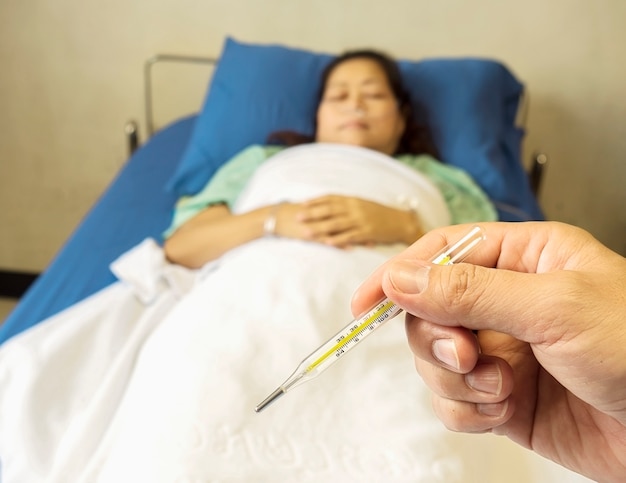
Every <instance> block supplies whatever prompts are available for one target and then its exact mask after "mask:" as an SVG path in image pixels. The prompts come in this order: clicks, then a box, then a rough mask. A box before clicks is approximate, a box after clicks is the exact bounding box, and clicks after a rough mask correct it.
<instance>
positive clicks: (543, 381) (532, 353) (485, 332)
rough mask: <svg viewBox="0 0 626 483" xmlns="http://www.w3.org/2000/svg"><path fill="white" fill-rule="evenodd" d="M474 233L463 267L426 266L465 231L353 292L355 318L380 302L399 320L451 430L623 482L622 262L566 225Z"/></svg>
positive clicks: (437, 236)
mask: <svg viewBox="0 0 626 483" xmlns="http://www.w3.org/2000/svg"><path fill="white" fill-rule="evenodd" d="M482 226H483V227H484V228H485V230H486V233H487V239H486V240H485V241H484V242H483V243H482V244H481V245H480V246H479V248H477V250H476V251H475V252H474V253H473V254H472V255H471V256H470V257H469V261H470V262H471V263H472V264H471V265H470V264H458V265H454V266H436V265H432V264H429V263H427V262H426V261H425V260H426V259H428V257H429V256H430V255H432V254H433V253H435V252H437V251H439V249H440V248H442V247H443V246H444V245H446V244H447V243H449V242H450V241H455V240H456V239H458V238H460V237H461V235H462V234H463V232H464V231H467V226H465V227H463V226H451V227H447V228H444V229H440V230H435V231H433V232H430V233H429V234H427V235H426V236H424V237H422V238H421V239H420V240H418V241H417V242H416V243H415V244H413V245H412V246H411V247H409V248H408V249H406V250H405V251H404V252H403V253H401V254H400V255H398V256H396V257H395V258H393V259H392V260H390V261H389V262H388V263H387V264H385V265H384V266H382V267H381V268H380V269H379V270H377V271H376V272H375V273H374V274H373V275H372V276H371V277H370V278H369V279H368V280H367V281H366V282H365V283H364V284H363V285H362V286H361V287H360V289H359V290H358V291H357V293H356V294H355V297H354V299H353V304H352V309H353V313H355V314H359V313H362V312H364V311H365V310H367V309H368V308H369V307H370V306H371V305H373V304H374V303H375V302H376V301H378V300H380V298H382V296H383V293H384V294H385V295H386V296H387V297H389V298H390V299H391V300H393V301H394V302H395V303H397V304H398V305H399V306H400V307H402V308H403V309H404V310H406V311H407V316H406V330H407V336H408V339H409V345H410V348H411V350H412V351H413V353H414V355H415V362H416V367H417V370H418V372H419V373H420V375H421V376H422V377H423V379H424V381H425V382H426V384H427V385H428V386H429V387H430V388H431V389H432V391H433V393H434V395H433V407H434V410H435V413H436V414H437V415H438V417H439V418H440V419H441V420H442V421H443V422H444V424H445V425H446V426H447V427H448V428H450V429H452V430H455V431H464V432H485V431H492V432H493V433H496V434H503V435H506V436H508V437H509V438H511V439H512V440H513V441H515V442H517V443H519V444H521V445H523V446H525V447H527V448H530V449H532V450H534V451H536V452H537V453H539V454H541V455H543V456H545V457H547V458H550V459H552V460H554V461H556V462H557V463H560V464H562V465H564V466H566V467H568V468H570V469H573V470H574V471H577V472H579V473H582V474H584V475H586V476H588V477H591V478H594V479H596V480H599V481H624V479H625V478H626V426H625V425H626V259H624V258H623V257H621V256H619V255H618V254H616V253H614V252H612V251H610V250H609V249H608V248H606V247H604V246H603V245H601V244H600V243H599V242H598V241H596V240H595V239H594V238H593V237H592V236H591V235H589V234H588V233H586V232H584V231H583V230H580V229H578V228H574V227H571V226H568V225H564V224H559V223H547V222H544V223H541V222H540V223H518V224H505V223H494V224H489V223H485V224H483V225H482ZM495 269H497V270H495ZM472 330H473V331H476V334H475V333H474V332H472Z"/></svg>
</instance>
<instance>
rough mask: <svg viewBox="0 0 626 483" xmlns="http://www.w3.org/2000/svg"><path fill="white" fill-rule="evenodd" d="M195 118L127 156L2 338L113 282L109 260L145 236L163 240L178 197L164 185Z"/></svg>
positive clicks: (23, 301)
mask: <svg viewBox="0 0 626 483" xmlns="http://www.w3.org/2000/svg"><path fill="white" fill-rule="evenodd" d="M195 120H196V116H190V117H187V118H184V119H181V120H178V121H176V122H174V123H172V124H171V125H169V126H168V127H166V128H165V129H163V130H161V131H160V132H158V133H157V134H156V135H154V136H153V137H152V138H151V139H150V140H149V141H148V142H147V143H146V144H145V145H144V146H142V147H141V148H140V149H138V150H137V151H136V152H135V154H134V155H133V156H132V157H131V158H130V159H129V160H128V162H127V163H126V164H125V165H124V167H123V168H122V169H121V171H120V173H119V174H118V175H117V177H116V178H115V179H114V180H113V182H112V183H111V185H110V186H109V187H108V189H107V190H106V191H105V193H104V194H103V195H102V196H101V197H100V199H99V200H98V201H97V203H96V204H95V205H94V207H93V208H92V209H91V210H90V211H89V213H88V214H87V215H86V217H85V218H84V219H83V220H82V222H81V223H80V225H79V226H78V228H77V229H76V230H75V231H74V233H73V234H72V235H71V237H70V238H69V239H68V241H67V242H66V243H65V244H64V246H63V247H62V248H61V250H60V251H59V253H58V254H57V255H56V256H55V258H54V260H53V261H52V262H51V264H50V265H49V266H48V267H47V269H46V270H45V271H44V273H43V274H42V275H41V276H40V277H39V278H38V279H37V280H36V281H35V283H34V284H33V285H32V286H31V287H30V288H29V289H28V291H27V292H26V293H25V294H24V296H23V297H22V299H21V300H20V302H19V303H18V305H17V306H16V307H15V309H14V310H13V312H12V313H11V314H10V315H9V317H8V318H7V320H6V321H5V323H4V324H2V325H1V326H0V343H2V342H4V341H6V340H7V339H8V338H9V337H11V336H13V335H15V334H17V333H19V332H21V331H23V330H25V329H27V328H29V327H31V326H32V325H34V324H36V323H37V322H40V321H41V320H43V319H45V318H47V317H49V316H51V315H53V314H55V313H57V312H59V311H61V310H63V309H65V308H67V307H69V306H70V305H72V304H74V303H75V302H77V301H79V300H82V299H84V298H85V297H87V296H89V295H91V294H93V293H95V292H97V291H98V290H100V289H102V288H104V287H106V286H107V285H109V284H111V283H112V282H114V281H115V278H114V276H113V274H112V273H111V271H110V270H109V264H110V263H111V262H112V261H113V260H115V259H116V258H117V257H118V256H119V255H121V254H122V253H124V252H125V251H127V250H128V249H130V248H132V247H133V246H134V245H136V244H137V243H139V242H141V241H142V240H143V239H145V238H146V237H153V238H155V239H156V240H159V241H160V240H161V233H162V232H163V231H164V230H165V229H166V228H167V227H168V225H169V223H170V221H171V213H172V207H173V205H174V203H175V201H176V195H175V194H173V193H171V192H168V191H166V190H165V185H166V183H167V182H168V180H169V179H170V178H171V176H172V174H173V172H174V171H175V169H176V167H177V164H178V161H179V159H180V157H181V156H182V153H183V150H184V149H185V146H186V145H187V142H188V140H189V137H190V135H191V131H192V128H193V126H194V123H195Z"/></svg>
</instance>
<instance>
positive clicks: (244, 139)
mask: <svg viewBox="0 0 626 483" xmlns="http://www.w3.org/2000/svg"><path fill="white" fill-rule="evenodd" d="M332 57H333V56H331V55H328V54H322V53H315V52H311V51H307V50H302V49H295V48H289V47H284V46H281V45H259V44H246V43H242V42H238V41H236V40H234V39H232V38H227V39H226V42H225V44H224V48H223V50H222V53H221V55H220V58H219V62H218V65H217V67H216V69H215V71H214V74H213V77H212V80H211V83H210V88H209V91H208V93H207V96H206V98H205V101H204V104H203V107H202V110H201V112H200V113H199V115H198V117H197V119H196V124H195V126H194V131H193V133H192V135H191V139H190V141H189V144H188V145H187V148H186V150H185V152H184V154H183V156H182V158H181V160H180V163H179V165H178V168H177V170H176V172H175V173H174V176H173V177H172V178H171V179H170V181H169V183H168V184H167V187H166V188H167V190H168V191H171V192H173V193H175V194H177V195H179V196H182V195H187V194H194V193H196V192H198V191H200V189H202V188H203V187H204V185H205V184H206V182H207V181H208V180H209V178H210V177H211V176H212V175H213V173H214V172H215V171H216V170H217V169H218V168H219V167H220V166H221V165H222V164H223V163H225V162H226V161H227V160H228V159H230V158H231V157H233V156H234V155H235V154H237V153H238V152H239V151H241V150H242V149H244V148H246V147H248V146H249V145H251V144H265V143H266V139H267V136H268V135H269V134H270V133H272V132H274V131H279V130H292V131H298V132H301V133H304V134H311V133H312V132H313V123H314V119H315V111H316V107H317V106H316V97H317V92H318V89H319V79H320V77H321V73H322V70H323V69H324V67H325V66H326V64H327V63H328V62H329V61H330V60H331V59H332ZM399 65H400V69H401V71H402V75H403V78H404V81H405V85H406V87H407V89H408V90H409V91H410V93H411V96H412V100H413V102H414V103H415V104H416V105H417V106H416V107H417V109H416V111H417V112H422V113H423V114H424V119H421V121H423V122H426V123H427V124H428V125H429V126H430V128H431V130H432V134H433V138H434V141H435V144H436V146H437V148H438V150H439V153H440V157H441V161H443V162H445V163H449V164H451V165H454V166H458V167H460V168H462V169H464V170H465V171H467V172H468V173H469V174H470V175H471V176H472V177H473V178H474V179H475V180H476V182H477V183H478V184H479V185H480V186H481V187H482V188H483V190H485V192H486V193H487V194H488V195H489V197H490V198H491V199H492V200H493V201H494V202H495V203H496V207H497V208H498V210H499V212H500V215H501V219H505V220H517V219H543V215H542V213H541V210H540V208H539V206H538V204H537V201H536V199H535V197H534V195H533V193H532V191H531V189H530V185H529V182H528V178H527V176H526V172H525V171H524V168H523V165H522V163H521V160H520V152H521V140H522V138H523V135H524V132H523V130H521V129H519V128H518V127H516V126H515V116H516V113H517V107H518V104H519V101H520V96H521V94H522V92H523V86H522V84H520V83H519V82H518V81H517V80H516V79H515V77H513V75H512V74H511V73H510V72H509V71H508V70H507V68H506V67H505V66H503V65H502V64H501V63H499V62H497V61H493V60H488V59H476V58H460V59H425V60H420V61H409V60H400V61H399Z"/></svg>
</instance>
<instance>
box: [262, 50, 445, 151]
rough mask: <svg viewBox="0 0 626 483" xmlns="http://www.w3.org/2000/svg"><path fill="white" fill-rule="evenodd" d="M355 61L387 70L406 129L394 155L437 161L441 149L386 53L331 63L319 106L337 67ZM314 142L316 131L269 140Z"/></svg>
mask: <svg viewBox="0 0 626 483" xmlns="http://www.w3.org/2000/svg"><path fill="white" fill-rule="evenodd" d="M352 59H368V60H372V61H374V62H376V63H377V64H378V65H379V66H380V68H381V69H382V70H383V71H384V73H385V76H386V78H387V81H388V82H389V86H390V87H391V90H392V92H393V95H394V97H395V98H396V100H397V101H398V108H399V109H400V112H401V114H402V116H403V117H404V120H405V124H406V127H405V129H404V133H402V136H401V138H400V141H399V142H398V147H397V149H396V152H395V153H394V154H430V155H431V156H434V157H435V158H437V157H438V155H437V149H436V148H435V144H434V142H433V140H432V136H431V134H430V130H429V129H428V127H427V126H425V125H422V124H418V123H417V121H416V115H415V105H414V103H413V102H412V100H411V96H410V94H409V91H408V90H407V89H406V88H405V87H404V82H403V80H402V74H401V72H400V68H399V67H398V64H397V63H396V62H395V61H394V60H393V59H392V58H391V57H389V56H388V55H386V54H384V53H382V52H379V51H376V50H369V49H361V50H351V51H348V52H345V53H344V54H342V55H339V56H337V57H335V58H334V59H333V60H331V61H330V62H329V63H328V65H327V66H326V67H325V68H324V70H323V71H322V76H321V78H320V87H319V91H318V93H317V104H316V105H317V106H319V104H320V102H321V101H322V97H323V95H324V91H325V89H326V83H327V82H328V78H329V77H330V75H331V74H332V72H333V71H334V70H335V68H336V67H337V66H338V65H340V64H342V63H343V62H346V61H348V60H352ZM315 131H317V121H315ZM314 140H315V132H314V133H313V135H307V134H302V133H298V132H295V131H276V132H273V133H272V134H270V135H269V136H268V138H267V141H268V142H269V143H273V144H281V145H285V146H296V145H298V144H304V143H310V142H313V141H314Z"/></svg>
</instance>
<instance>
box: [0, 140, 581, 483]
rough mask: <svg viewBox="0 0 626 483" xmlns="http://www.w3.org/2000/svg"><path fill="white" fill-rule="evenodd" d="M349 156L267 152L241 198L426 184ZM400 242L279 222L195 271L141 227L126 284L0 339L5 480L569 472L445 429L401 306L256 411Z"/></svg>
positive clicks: (392, 191)
mask: <svg viewBox="0 0 626 483" xmlns="http://www.w3.org/2000/svg"><path fill="white" fill-rule="evenodd" d="M357 151H358V150H357ZM318 154H320V156H319V158H318V161H319V163H322V165H323V163H331V162H332V163H336V162H338V160H337V159H334V158H333V156H327V157H325V156H324V155H323V153H322V152H321V151H319V152H318ZM342 159H349V161H346V162H347V163H352V165H353V169H352V170H349V169H348V165H345V166H344V167H345V168H346V171H345V174H344V177H342V178H338V181H337V182H332V181H331V180H329V179H328V178H326V179H323V180H322V179H321V178H320V177H316V175H315V173H316V172H324V170H323V169H320V166H321V165H317V167H316V169H310V170H309V173H308V175H306V176H303V173H305V172H306V171H305V164H306V163H311V161H310V160H309V161H306V160H303V164H302V165H301V166H300V168H301V169H294V170H292V172H291V176H287V175H286V174H285V173H286V172H288V171H289V170H288V169H287V170H280V169H279V164H278V163H280V162H281V159H280V158H279V159H278V161H276V162H274V160H272V161H270V162H268V163H267V165H265V166H263V167H262V168H261V169H259V171H258V173H257V175H255V177H254V178H253V180H252V182H251V184H250V188H249V189H247V190H246V192H245V193H244V194H243V195H242V197H241V199H240V201H239V203H238V206H237V208H236V209H237V210H239V211H245V210H247V209H251V208H252V207H253V206H255V205H256V204H264V203H265V202H268V201H276V200H278V199H294V198H295V197H304V198H305V197H309V196H317V195H319V194H322V193H323V192H324V191H325V190H329V191H328V192H333V193H337V192H339V190H341V189H345V190H346V191H345V192H346V193H348V192H349V193H351V194H354V195H358V196H362V197H372V198H374V199H376V200H377V201H380V202H387V203H389V204H393V203H395V202H396V200H397V197H398V195H399V194H400V195H404V194H405V191H407V190H409V188H410V183H411V182H412V181H411V180H414V181H415V182H414V184H413V188H414V189H415V190H416V193H418V195H419V194H420V193H421V191H420V190H421V189H423V185H424V183H423V181H424V180H423V178H421V176H419V175H417V174H415V176H413V174H414V173H412V172H410V173H411V174H410V175H409V174H407V173H409V171H404V170H395V169H391V170H384V169H380V170H377V174H376V176H374V177H368V176H365V177H363V176H360V174H359V173H362V172H369V170H370V166H369V165H368V166H367V167H366V166H365V164H368V162H367V156H364V157H360V158H359V157H352V158H350V157H347V158H342ZM357 161H358V163H360V164H358V163H357ZM372 163H378V161H372ZM290 164H291V165H293V159H292V160H291V161H290ZM372 166H373V167H372V169H373V170H376V167H375V165H374V164H373V165H372ZM381 166H382V165H381ZM348 171H352V175H351V176H348V175H347V173H348ZM278 173H280V175H279V174H278ZM320 176H321V175H320ZM293 178H298V179H299V181H298V183H299V185H298V186H299V188H298V189H297V190H294V191H290V190H292V188H291V186H292V181H294V179H293ZM365 178H367V179H365ZM339 181H341V182H339ZM333 183H334V184H333ZM320 186H321V187H320ZM342 187H344V188H342ZM398 187H401V189H400V190H399V188H398ZM405 188H406V189H405ZM413 194H415V193H413ZM433 199H434V198H429V197H428V196H426V195H423V196H422V197H421V205H422V206H423V207H424V206H428V204H427V203H432V204H433V205H434V204H435V203H436V201H433ZM426 200H429V201H426ZM432 212H435V211H434V210H433V211H432ZM444 216H445V215H444ZM443 222H445V220H444V219H443V217H442V218H441V219H437V218H436V217H432V219H431V221H430V223H432V224H433V225H436V224H438V223H443ZM399 248H400V247H385V248H383V247H379V248H376V249H365V248H355V249H352V250H348V251H343V250H338V249H334V248H330V247H326V246H322V245H317V244H312V243H306V242H300V241H294V240H287V239H280V238H269V239H261V240H257V241H254V242H252V243H248V244H246V245H244V246H241V247H239V248H237V249H236V250H233V251H231V252H230V253H229V254H228V255H227V256H225V257H223V258H222V259H221V260H220V261H219V262H217V263H213V264H210V265H209V266H207V267H205V269H204V270H203V271H202V272H201V273H195V272H192V271H186V270H184V269H182V268H180V267H175V266H172V265H169V264H167V263H166V262H165V261H164V259H163V256H162V253H161V251H160V249H159V248H158V247H157V246H156V245H155V244H154V243H153V242H151V241H146V242H145V243H144V244H142V245H141V246H139V247H137V248H136V249H135V250H134V251H132V252H131V253H129V254H128V255H127V256H126V257H124V258H123V259H122V260H120V261H119V263H117V264H115V265H114V268H115V271H116V273H117V274H118V276H119V277H120V280H121V281H120V282H119V283H117V284H115V285H113V286H111V287H109V288H108V289H105V290H103V291H102V292H100V293H98V294H96V295H95V296H93V297H91V298H90V299H87V300H86V301H84V302H81V303H80V304H77V305H76V306H74V307H72V308H70V309H68V310H67V311H65V312H63V313H61V314H59V315H58V316H55V317H53V318H52V319H49V320H48V321H45V322H44V323H42V324H41V325H39V326H37V327H35V328H33V329H32V330H30V331H28V332H26V333H25V334H23V335H21V336H18V337H16V338H14V339H13V340H11V341H9V342H8V343H7V344H5V346H3V347H2V348H1V349H0V387H1V388H2V392H1V394H0V460H1V462H2V470H3V476H2V482H3V483H24V482H28V483H37V482H47V483H57V482H58V483H67V482H111V483H120V482H132V483H138V482H141V483H143V482H146V483H147V482H150V483H159V482H168V483H173V482H196V481H197V482H200V481H202V482H205V481H206V482H208V481H211V482H255V483H256V482H259V483H261V482H319V481H324V480H332V481H341V482H437V481H442V482H456V481H458V482H473V481H477V482H478V481H480V482H489V481H515V480H514V478H519V481H556V479H558V480H559V481H567V480H566V479H565V476H566V472H564V471H562V470H560V469H557V468H556V467H553V466H549V465H544V464H542V463H541V462H539V461H538V460H537V459H535V458H532V457H531V455H530V453H528V452H524V451H522V450H515V451H514V452H512V453H509V451H508V450H506V451H505V449H506V448H509V446H507V443H506V441H505V440H504V439H502V438H496V437H493V436H490V435H480V436H478V435H472V436H470V435H460V434H453V433H450V432H448V431H447V430H445V429H444V428H443V426H442V425H441V423H439V422H438V421H437V420H436V419H435V418H434V416H433V414H432V412H431V409H430V400H429V394H428V391H427V390H426V388H425V387H424V386H423V384H422V383H421V381H420V380H419V378H418V376H417V375H416V373H415V370H414V368H413V361H412V357H411V354H410V351H409V350H408V347H407V343H406V339H405V335H404V327H403V323H402V319H401V318H400V317H398V318H397V319H395V320H393V321H391V322H389V323H388V324H387V325H386V326H385V327H383V328H381V329H380V330H378V331H377V333H376V334H374V335H372V336H371V337H370V338H368V339H367V340H366V341H364V342H363V343H362V344H361V345H360V347H358V348H356V349H354V351H352V352H351V353H350V355H349V356H347V357H345V358H344V359H342V360H341V361H340V362H339V363H338V364H336V365H335V366H334V367H332V368H330V369H329V370H328V371H327V372H325V373H324V374H322V375H321V376H320V377H319V378H317V379H316V380H314V381H312V382H309V383H307V384H304V385H303V386H301V387H298V388H296V389H294V390H293V391H290V392H289V393H288V394H287V395H285V396H284V397H283V398H281V399H280V400H278V401H277V402H276V403H275V404H274V405H272V406H270V407H269V408H268V409H267V410H266V411H264V412H262V413H260V414H256V413H255V412H254V407H255V406H256V405H257V404H258V403H259V402H260V401H261V400H262V399H263V398H264V397H265V396H267V395H268V393H270V392H271V391H273V390H274V389H275V388H276V387H277V386H278V385H279V384H280V383H282V382H283V380H284V379H285V378H286V377H287V376H288V375H289V374H290V372H291V371H292V370H293V369H294V368H295V366H296V365H297V364H298V363H299V362H300V361H301V360H302V359H303V358H304V357H305V356H307V355H308V354H309V353H310V352H311V351H312V350H313V349H315V348H316V347H317V346H318V345H319V344H320V343H322V342H324V341H325V340H326V339H328V338H329V337H330V336H332V335H333V334H334V333H335V332H336V331H337V330H338V329H339V328H341V327H343V326H344V325H345V324H346V323H347V322H348V321H349V320H350V319H351V315H350V311H349V302H350V297H351V295H352V293H353V291H354V289H355V288H356V287H357V286H358V285H359V283H360V282H361V281H362V280H363V279H364V278H365V277H366V276H367V275H368V274H369V273H370V272H371V271H372V270H373V269H374V268H375V267H377V266H378V265H380V264H381V263H382V262H383V261H384V260H386V259H387V258H388V257H389V255H391V254H392V253H394V252H397V250H398V249H399ZM183 294H184V295H183ZM510 454H514V455H515V457H516V458H518V459H517V460H516V461H518V462H521V463H520V464H516V469H515V472H514V473H515V474H514V475H512V474H511V470H510V467H507V465H506V463H507V461H508V462H510V461H512V459H511V456H510ZM507 458H509V459H507ZM569 481H577V480H575V479H574V477H573V476H572V477H571V479H570V480H569Z"/></svg>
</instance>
